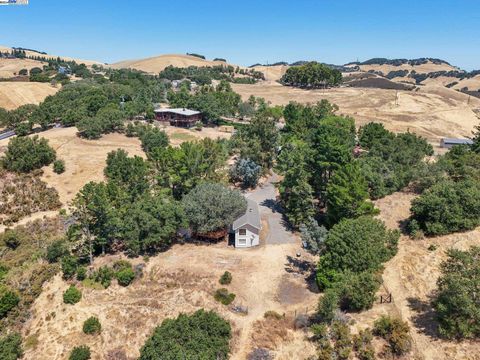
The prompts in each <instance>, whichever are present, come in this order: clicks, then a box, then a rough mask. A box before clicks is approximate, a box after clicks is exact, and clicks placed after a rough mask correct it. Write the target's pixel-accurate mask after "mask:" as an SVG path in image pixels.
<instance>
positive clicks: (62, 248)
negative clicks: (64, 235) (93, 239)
mask: <svg viewBox="0 0 480 360" xmlns="http://www.w3.org/2000/svg"><path fill="white" fill-rule="evenodd" d="M66 255H68V249H67V246H66V244H65V241H63V240H57V241H54V242H53V243H51V244H50V245H48V246H47V254H46V255H45V258H46V259H47V261H48V262H49V263H50V264H53V263H56V262H57V261H58V260H59V259H61V258H62V257H64V256H66Z"/></svg>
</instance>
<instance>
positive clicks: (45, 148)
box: [1, 136, 56, 172]
mask: <svg viewBox="0 0 480 360" xmlns="http://www.w3.org/2000/svg"><path fill="white" fill-rule="evenodd" d="M55 157H56V155H55V150H54V149H52V148H51V147H50V146H49V145H48V140H46V139H44V138H39V137H38V136H33V137H15V138H12V139H11V140H10V142H9V143H8V147H7V151H6V152H5V156H4V157H3V158H2V159H1V161H2V164H3V166H4V167H5V168H6V169H7V170H11V171H15V172H30V171H32V170H34V169H40V168H41V167H42V166H46V165H49V164H50V163H52V162H53V161H54V160H55Z"/></svg>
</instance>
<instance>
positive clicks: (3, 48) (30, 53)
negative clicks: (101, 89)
mask: <svg viewBox="0 0 480 360" xmlns="http://www.w3.org/2000/svg"><path fill="white" fill-rule="evenodd" d="M12 50H13V49H12V48H10V47H7V46H1V45H0V52H6V51H12ZM25 53H26V55H27V57H28V56H41V57H44V58H47V59H56V58H57V57H60V58H62V59H64V60H67V61H75V62H76V63H78V64H85V65H87V66H92V65H93V64H97V65H103V63H102V62H99V61H93V60H83V59H77V58H73V57H69V56H59V55H51V54H42V53H39V52H36V51H31V50H25ZM14 60H21V59H14Z"/></svg>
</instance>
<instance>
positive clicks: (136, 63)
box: [110, 54, 235, 73]
mask: <svg viewBox="0 0 480 360" xmlns="http://www.w3.org/2000/svg"><path fill="white" fill-rule="evenodd" d="M170 65H171V66H175V67H180V68H185V67H189V66H198V67H201V66H215V65H225V62H223V61H210V60H204V59H201V58H198V57H196V56H189V55H180V54H167V55H160V56H154V57H150V58H146V59H136V60H125V61H120V62H117V63H114V64H111V65H110V66H111V67H112V68H114V69H122V68H130V69H136V70H141V71H145V72H148V73H159V72H161V71H162V70H163V69H165V68H166V67H167V66H170ZM232 66H235V65H232Z"/></svg>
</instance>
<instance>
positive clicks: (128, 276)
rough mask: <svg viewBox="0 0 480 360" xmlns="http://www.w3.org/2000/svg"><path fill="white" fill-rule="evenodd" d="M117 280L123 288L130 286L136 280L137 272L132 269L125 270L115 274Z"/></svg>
mask: <svg viewBox="0 0 480 360" xmlns="http://www.w3.org/2000/svg"><path fill="white" fill-rule="evenodd" d="M115 277H116V278H117V281H118V284H119V285H121V286H128V285H130V284H131V283H132V281H133V280H135V272H134V271H133V269H132V268H126V269H123V270H120V271H118V272H117V273H116V274H115Z"/></svg>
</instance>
